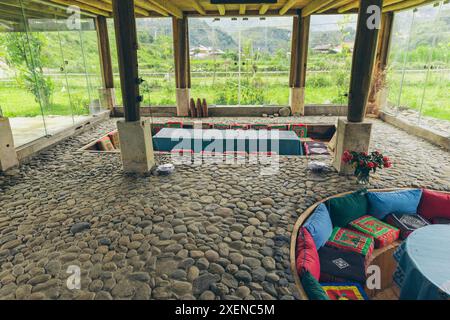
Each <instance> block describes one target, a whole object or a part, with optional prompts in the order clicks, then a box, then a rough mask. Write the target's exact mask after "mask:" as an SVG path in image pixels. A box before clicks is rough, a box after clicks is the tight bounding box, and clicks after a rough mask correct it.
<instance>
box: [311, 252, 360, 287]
mask: <svg viewBox="0 0 450 320" xmlns="http://www.w3.org/2000/svg"><path fill="white" fill-rule="evenodd" d="M319 260H320V281H333V282H342V281H349V280H351V281H356V282H361V283H364V282H365V281H366V267H365V259H364V256H362V255H361V254H359V253H356V252H352V251H345V250H341V249H338V248H334V247H328V246H325V247H322V248H320V250H319Z"/></svg>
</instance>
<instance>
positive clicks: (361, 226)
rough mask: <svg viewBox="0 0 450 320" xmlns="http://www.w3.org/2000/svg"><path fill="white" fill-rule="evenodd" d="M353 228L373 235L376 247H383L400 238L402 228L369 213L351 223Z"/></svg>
mask: <svg viewBox="0 0 450 320" xmlns="http://www.w3.org/2000/svg"><path fill="white" fill-rule="evenodd" d="M349 227H350V228H351V229H354V230H357V231H359V232H362V233H363V234H366V235H368V236H370V237H373V238H374V240H375V248H382V247H385V246H387V245H389V244H391V243H393V242H394V241H395V240H397V239H398V237H399V235H400V230H399V229H397V228H396V227H393V226H391V225H389V224H387V223H385V222H383V221H381V220H378V219H377V218H375V217H373V216H369V215H365V216H362V217H360V218H358V219H356V220H353V221H352V222H350V223H349Z"/></svg>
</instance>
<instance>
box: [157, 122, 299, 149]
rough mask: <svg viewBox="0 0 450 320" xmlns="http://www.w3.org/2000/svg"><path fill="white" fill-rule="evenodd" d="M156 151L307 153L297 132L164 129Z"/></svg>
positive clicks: (159, 134)
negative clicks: (304, 151)
mask: <svg viewBox="0 0 450 320" xmlns="http://www.w3.org/2000/svg"><path fill="white" fill-rule="evenodd" d="M153 148H154V149H155V150H156V151H166V152H170V151H172V150H173V149H184V150H189V149H190V150H193V151H194V152H201V151H211V152H219V153H220V152H226V151H228V152H230V151H231V152H233V151H237V152H239V151H244V152H247V153H252V152H274V153H277V154H279V155H303V150H302V145H301V141H300V139H299V138H298V136H297V135H296V134H295V132H293V131H282V130H217V129H184V128H183V129H179V128H163V129H161V130H160V131H159V132H158V133H157V134H156V135H155V136H153Z"/></svg>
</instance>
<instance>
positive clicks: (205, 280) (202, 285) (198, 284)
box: [192, 272, 220, 294]
mask: <svg viewBox="0 0 450 320" xmlns="http://www.w3.org/2000/svg"><path fill="white" fill-rule="evenodd" d="M219 280H220V277H219V276H218V275H213V274H211V273H208V272H207V273H205V274H202V275H200V276H199V277H197V278H196V279H195V280H194V282H193V284H192V287H193V294H200V293H202V292H204V291H206V290H209V287H210V286H211V284H213V283H215V282H218V281H219Z"/></svg>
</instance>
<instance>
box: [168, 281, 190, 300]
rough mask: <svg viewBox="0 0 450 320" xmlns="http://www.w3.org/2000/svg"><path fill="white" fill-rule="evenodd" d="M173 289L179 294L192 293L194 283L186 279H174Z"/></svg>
mask: <svg viewBox="0 0 450 320" xmlns="http://www.w3.org/2000/svg"><path fill="white" fill-rule="evenodd" d="M172 291H173V292H174V293H175V294H176V295H177V296H182V295H185V294H190V293H192V284H191V283H189V282H184V281H174V282H173V284H172Z"/></svg>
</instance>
